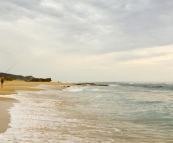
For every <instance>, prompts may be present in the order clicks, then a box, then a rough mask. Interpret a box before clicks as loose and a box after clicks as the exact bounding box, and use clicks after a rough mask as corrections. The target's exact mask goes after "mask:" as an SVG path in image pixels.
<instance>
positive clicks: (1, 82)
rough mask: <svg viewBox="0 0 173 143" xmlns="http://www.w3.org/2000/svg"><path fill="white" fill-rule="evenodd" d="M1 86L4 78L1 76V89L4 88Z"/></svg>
mask: <svg viewBox="0 0 173 143" xmlns="http://www.w3.org/2000/svg"><path fill="white" fill-rule="evenodd" d="M3 84H4V77H3V76H2V77H1V88H3V87H4V86H3Z"/></svg>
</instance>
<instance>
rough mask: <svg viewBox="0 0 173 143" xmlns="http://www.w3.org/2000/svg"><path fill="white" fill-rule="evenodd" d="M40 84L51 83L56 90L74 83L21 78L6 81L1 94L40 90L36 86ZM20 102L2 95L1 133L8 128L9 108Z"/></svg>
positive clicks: (0, 102) (0, 110) (0, 109)
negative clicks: (28, 80) (32, 80)
mask: <svg viewBox="0 0 173 143" xmlns="http://www.w3.org/2000/svg"><path fill="white" fill-rule="evenodd" d="M39 85H51V86H54V87H53V89H55V90H62V89H64V88H66V87H67V86H72V85H73V84H69V83H68V84H66V83H61V82H25V81H21V80H15V81H6V82H5V83H4V88H3V89H0V95H9V94H16V93H17V91H21V90H22V91H40V90H42V89H41V88H36V86H39ZM16 102H18V101H17V100H16V99H13V98H6V97H0V133H3V132H5V131H6V130H7V128H8V127H9V123H10V114H9V113H8V109H10V108H11V107H12V106H13V103H16Z"/></svg>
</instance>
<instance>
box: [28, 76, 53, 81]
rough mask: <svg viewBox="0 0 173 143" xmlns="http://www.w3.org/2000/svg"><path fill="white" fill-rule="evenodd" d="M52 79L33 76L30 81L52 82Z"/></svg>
mask: <svg viewBox="0 0 173 143" xmlns="http://www.w3.org/2000/svg"><path fill="white" fill-rule="evenodd" d="M51 81H52V79H51V78H35V77H32V78H31V79H30V80H29V82H51Z"/></svg>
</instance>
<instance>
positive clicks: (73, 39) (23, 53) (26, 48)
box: [0, 0, 173, 82]
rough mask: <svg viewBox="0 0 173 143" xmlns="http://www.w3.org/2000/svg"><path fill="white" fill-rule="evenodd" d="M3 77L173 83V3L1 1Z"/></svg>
mask: <svg viewBox="0 0 173 143" xmlns="http://www.w3.org/2000/svg"><path fill="white" fill-rule="evenodd" d="M0 43H1V44H0V65H1V68H0V72H6V71H7V70H8V69H9V68H10V67H11V66H12V65H13V64H15V63H16V62H17V61H18V60H20V59H21V58H22V60H21V61H20V62H19V63H18V64H17V65H16V66H15V67H14V68H12V69H11V70H10V71H9V73H13V74H20V75H25V76H27V75H33V76H35V77H44V78H45V77H51V78H52V79H53V80H54V81H58V80H59V81H132V82H133V81H152V82H173V0H0Z"/></svg>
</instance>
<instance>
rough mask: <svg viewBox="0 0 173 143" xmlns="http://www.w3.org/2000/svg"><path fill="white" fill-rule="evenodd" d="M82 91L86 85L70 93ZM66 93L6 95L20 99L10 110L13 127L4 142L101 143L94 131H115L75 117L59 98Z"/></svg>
mask: <svg viewBox="0 0 173 143" xmlns="http://www.w3.org/2000/svg"><path fill="white" fill-rule="evenodd" d="M82 90H83V88H74V89H70V92H79V91H82ZM63 92H64V91H57V90H43V91H37V92H32V91H30V92H29V91H22V92H21V91H19V93H18V94H14V95H6V96H5V97H11V98H15V99H17V100H19V102H18V103H14V106H13V107H12V108H11V109H9V113H10V114H11V123H10V126H11V128H8V129H7V131H6V132H5V133H3V134H0V143H1V142H2V143H14V142H16V143H17V142H22V143H25V142H26V143H43V142H48V143H57V141H58V142H60V143H69V142H70V143H73V142H75V143H76V142H79V143H80V142H84V143H85V142H90V143H95V142H100V140H101V139H99V138H97V137H95V138H90V136H91V135H92V134H93V133H94V134H105V133H107V134H108V133H109V134H111V131H109V132H108V131H104V130H103V127H102V125H97V126H95V125H94V123H92V122H85V121H84V120H83V119H82V120H81V119H78V118H75V116H74V115H73V114H71V113H69V112H67V111H68V110H67V111H66V110H65V109H64V108H63V107H64V106H65V105H64V103H65V102H67V101H64V100H61V99H57V96H58V95H60V94H63ZM62 97H63V96H62ZM68 105H69V104H68ZM96 108H97V107H96ZM82 128H84V129H85V128H86V129H85V130H83V129H82ZM105 141H109V139H105Z"/></svg>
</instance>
